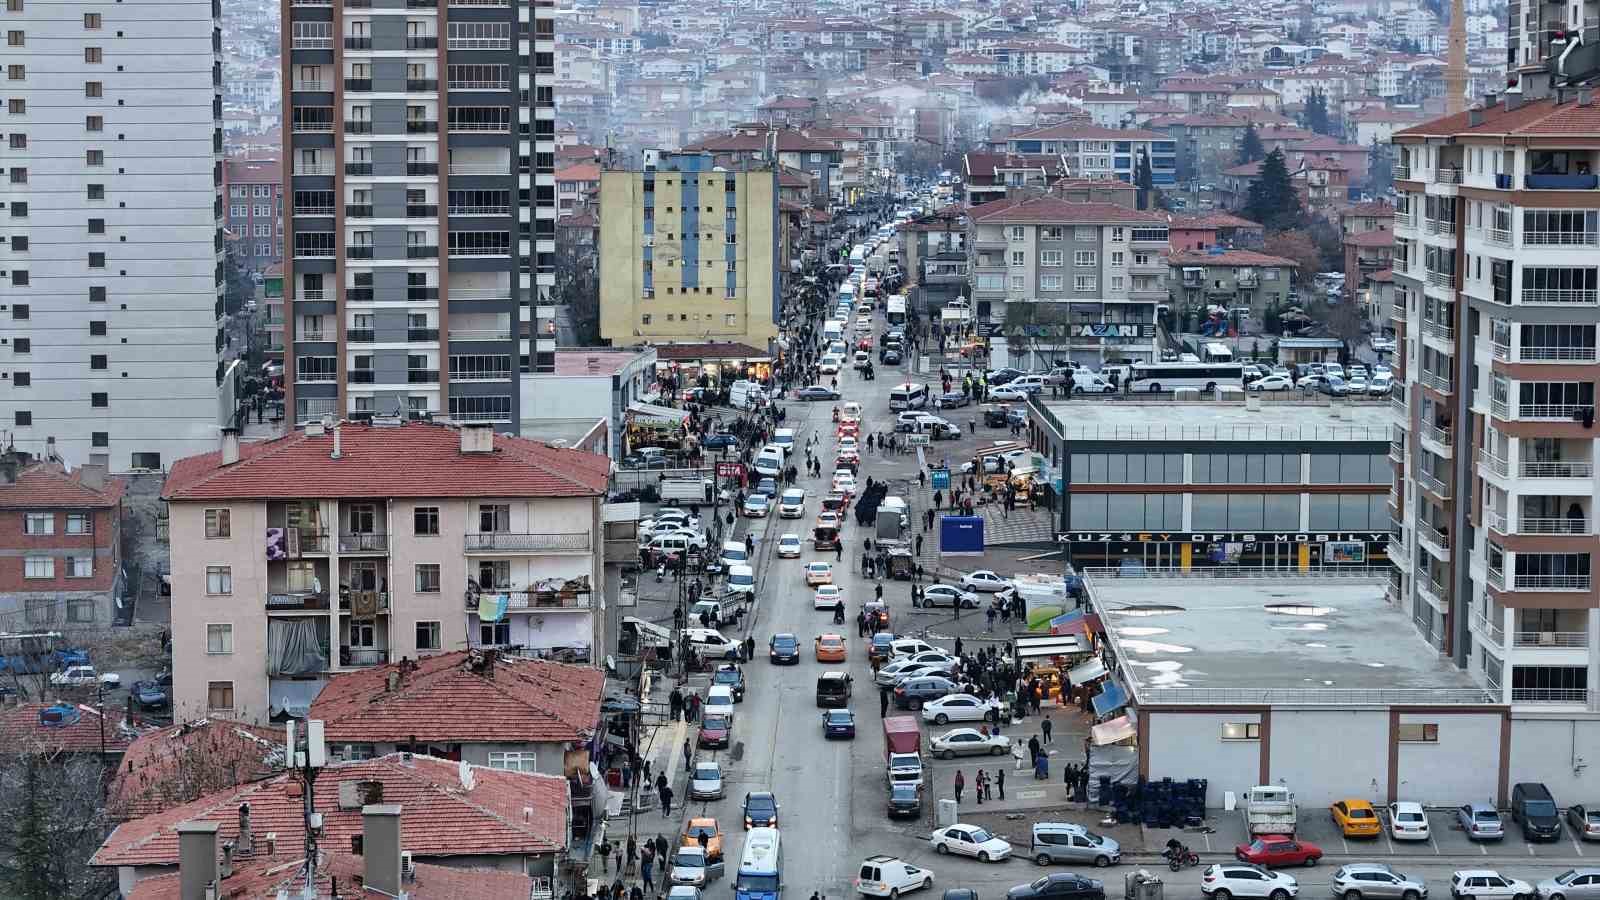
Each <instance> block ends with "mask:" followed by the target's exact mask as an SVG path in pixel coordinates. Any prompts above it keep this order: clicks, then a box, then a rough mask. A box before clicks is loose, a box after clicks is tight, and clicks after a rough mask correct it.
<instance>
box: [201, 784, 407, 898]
mask: <svg viewBox="0 0 1600 900" xmlns="http://www.w3.org/2000/svg"><path fill="white" fill-rule="evenodd" d="M361 845H362V847H361V850H362V857H361V858H362V860H363V861H364V863H365V868H366V871H365V875H366V886H367V887H368V888H371V889H372V890H373V891H375V892H376V893H378V894H380V895H383V896H387V897H398V896H400V804H398V803H384V804H375V805H372V806H363V807H362V808H361ZM184 900H188V898H184Z"/></svg>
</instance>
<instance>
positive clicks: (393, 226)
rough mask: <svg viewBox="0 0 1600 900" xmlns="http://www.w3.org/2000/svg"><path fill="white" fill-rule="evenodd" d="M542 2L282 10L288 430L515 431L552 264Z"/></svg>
mask: <svg viewBox="0 0 1600 900" xmlns="http://www.w3.org/2000/svg"><path fill="white" fill-rule="evenodd" d="M552 12H553V10H552V9H550V8H549V4H547V3H546V2H545V0H538V2H537V3H536V4H530V3H527V2H523V0H446V2H439V0H350V2H341V3H337V4H335V3H334V2H332V0H294V2H292V3H288V4H285V5H284V7H283V18H284V21H283V29H282V33H283V59H284V70H283V91H284V104H283V105H284V109H285V110H286V113H285V115H284V143H285V146H284V159H285V162H286V165H285V168H286V173H285V177H286V178H287V179H288V188H287V190H286V193H287V195H288V198H289V204H288V207H289V217H288V223H287V230H288V232H289V235H288V240H287V241H286V251H287V252H286V258H285V261H284V298H285V301H284V331H285V341H286V346H287V347H288V350H287V353H286V365H285V402H286V405H287V411H288V413H289V414H290V415H292V416H293V421H294V423H295V424H301V425H303V424H306V423H309V422H312V421H318V420H320V419H321V418H322V417H323V416H326V415H335V416H338V417H341V418H342V417H346V416H350V415H352V414H354V415H356V417H358V418H359V417H361V416H362V415H364V414H380V415H391V414H395V413H397V412H398V413H401V414H410V415H420V414H423V413H430V412H441V413H446V414H448V415H449V416H450V417H451V418H453V419H456V420H459V421H464V422H488V423H493V424H494V425H495V427H496V428H497V429H500V430H509V431H515V430H516V427H517V421H518V416H517V410H518V404H519V401H518V396H517V395H518V384H519V378H518V373H519V371H520V370H521V369H523V368H526V367H528V366H531V365H533V359H532V357H533V356H534V355H535V353H536V352H537V345H534V346H530V344H529V334H528V332H527V331H525V330H524V327H523V323H524V322H529V321H531V320H532V319H533V317H534V313H535V312H538V310H537V309H535V310H530V311H529V313H528V314H524V312H523V310H524V308H526V307H534V306H535V305H536V304H538V305H540V306H544V305H545V304H547V303H548V299H549V298H548V291H549V290H550V288H551V287H552V286H553V284H554V280H555V268H554V253H555V145H554V137H555V109H554V95H553V93H552V88H551V87H550V86H549V85H548V84H543V83H541V79H542V77H543V76H545V75H548V74H549V73H551V72H553V69H554V47H553V40H554V20H553V19H552V18H549V15H550V14H551V13H552Z"/></svg>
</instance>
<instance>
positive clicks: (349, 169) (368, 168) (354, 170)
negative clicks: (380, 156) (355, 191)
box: [344, 162, 372, 175]
mask: <svg viewBox="0 0 1600 900" xmlns="http://www.w3.org/2000/svg"><path fill="white" fill-rule="evenodd" d="M344 173H345V174H346V175H371V174H372V163H369V162H347V163H345V164H344Z"/></svg>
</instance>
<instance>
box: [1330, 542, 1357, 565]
mask: <svg viewBox="0 0 1600 900" xmlns="http://www.w3.org/2000/svg"><path fill="white" fill-rule="evenodd" d="M1322 561H1323V562H1327V563H1344V564H1347V565H1356V566H1364V565H1366V564H1367V545H1366V544H1363V543H1361V542H1360V541H1328V542H1326V543H1324V544H1323V545H1322Z"/></svg>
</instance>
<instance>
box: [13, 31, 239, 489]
mask: <svg viewBox="0 0 1600 900" xmlns="http://www.w3.org/2000/svg"><path fill="white" fill-rule="evenodd" d="M3 16H4V21H5V31H6V35H7V47H6V49H7V51H8V53H7V55H6V81H5V96H6V106H7V110H6V119H5V126H6V128H5V132H6V142H5V145H4V149H3V151H0V152H3V153H4V158H5V163H4V168H5V169H6V172H7V176H8V177H7V178H6V179H5V184H4V197H3V201H4V202H3V205H4V206H5V225H6V228H5V231H4V238H5V239H4V241H3V242H0V281H3V283H4V284H5V291H4V296H3V297H0V321H3V322H4V327H3V328H0V358H3V359H4V364H3V366H0V368H3V370H4V373H3V376H0V385H3V388H0V428H4V429H5V432H6V437H7V438H9V439H10V440H11V441H13V442H15V444H16V446H17V447H18V448H19V449H23V450H27V451H29V452H31V453H34V454H36V455H45V454H48V453H49V452H50V450H51V449H53V450H54V452H55V453H57V454H58V455H59V456H61V457H62V458H64V459H65V460H66V461H68V462H69V463H71V464H73V465H79V464H84V463H94V464H98V465H105V466H107V467H109V468H110V469H111V470H112V471H117V472H123V471H130V470H146V469H161V468H162V467H164V466H167V465H170V464H171V463H172V461H173V460H176V459H178V458H179V457H182V456H186V455H188V454H191V453H195V452H197V451H199V450H201V449H203V448H205V447H207V446H210V445H212V444H214V443H215V441H216V434H217V425H218V421H219V406H220V405H222V404H220V403H219V400H218V393H219V392H218V386H219V385H220V384H221V383H222V374H223V369H222V365H221V363H220V362H219V361H218V353H219V351H220V350H221V348H222V332H221V330H220V329H219V327H218V321H219V319H221V317H222V312H223V300H222V295H223V274H222V264H221V258H222V216H223V205H222V194H221V190H222V127H221V126H222V121H221V117H222V105H221V104H222V101H221V94H220V91H221V72H222V69H221V66H222V63H221V46H222V43H221V41H222V38H221V29H220V10H219V7H218V6H217V5H216V3H214V2H210V0H160V2H157V0H127V2H123V0H117V2H111V0H87V2H83V3H73V4H52V3H26V2H25V0H11V2H8V3H7V4H6V11H5V13H4V14H3ZM230 411H231V410H230ZM52 439H53V441H54V447H53V448H51V447H50V444H51V442H52Z"/></svg>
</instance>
